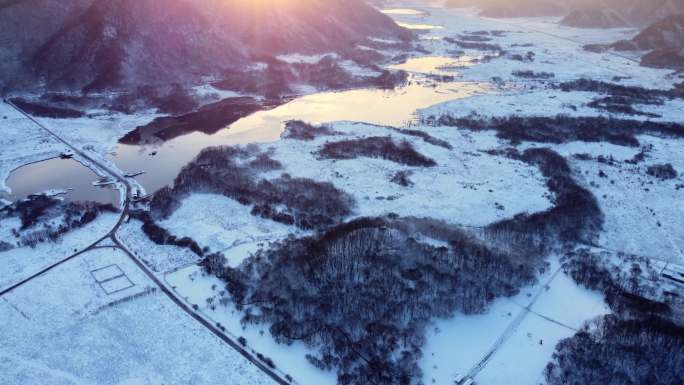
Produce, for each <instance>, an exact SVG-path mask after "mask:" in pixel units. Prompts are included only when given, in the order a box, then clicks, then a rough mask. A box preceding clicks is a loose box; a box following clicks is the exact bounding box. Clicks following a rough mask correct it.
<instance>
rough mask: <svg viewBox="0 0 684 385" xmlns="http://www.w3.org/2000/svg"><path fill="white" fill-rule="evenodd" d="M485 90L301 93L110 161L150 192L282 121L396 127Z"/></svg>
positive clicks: (275, 134)
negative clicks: (213, 152)
mask: <svg viewBox="0 0 684 385" xmlns="http://www.w3.org/2000/svg"><path fill="white" fill-rule="evenodd" d="M487 90H488V85H487V84H483V83H465V82H447V83H440V82H433V81H430V80H426V79H421V78H419V77H415V76H414V77H412V80H411V81H410V82H409V84H408V85H406V86H402V87H398V88H396V89H393V90H381V89H358V90H349V91H342V92H324V93H318V94H312V95H306V96H303V97H300V98H297V99H295V100H293V101H291V102H289V103H287V104H283V105H281V106H279V107H276V108H274V109H271V110H264V111H258V112H255V113H253V114H252V115H249V116H246V117H244V118H242V119H240V120H238V121H237V122H235V123H233V124H231V125H229V126H227V127H226V129H224V130H220V131H218V132H217V133H215V134H212V135H208V134H205V133H202V132H194V133H190V134H188V135H184V136H180V137H177V138H173V139H172V140H169V141H166V142H160V143H154V144H145V145H126V144H120V145H119V146H118V147H117V149H116V151H115V153H114V154H112V155H111V160H113V161H114V162H115V163H116V164H117V165H118V166H119V168H121V169H122V170H124V171H131V172H132V171H142V170H145V171H147V172H146V173H145V174H144V175H141V176H139V177H137V180H138V181H139V182H140V183H141V184H142V185H143V187H145V189H146V190H147V191H148V192H154V191H156V190H158V189H159V188H161V187H164V186H166V185H170V184H172V182H173V179H174V178H175V177H176V176H177V175H178V173H179V171H180V170H181V168H182V167H183V166H185V165H186V164H187V163H189V162H190V161H191V160H192V159H193V158H194V157H195V156H196V155H197V154H198V153H199V152H200V151H201V150H202V149H204V148H206V147H211V146H217V145H234V144H246V143H264V142H271V141H276V140H278V139H279V138H280V134H281V133H282V129H283V123H284V122H286V121H288V120H292V119H299V120H304V121H306V122H309V123H325V122H334V121H343V120H350V121H361V122H367V123H371V124H379V125H392V126H402V125H405V124H407V123H409V122H411V121H413V120H415V118H416V116H415V111H416V110H418V109H422V108H426V107H429V106H432V105H434V104H438V103H441V102H446V101H449V100H453V99H458V98H464V97H468V96H471V95H474V94H477V93H482V92H486V91H487Z"/></svg>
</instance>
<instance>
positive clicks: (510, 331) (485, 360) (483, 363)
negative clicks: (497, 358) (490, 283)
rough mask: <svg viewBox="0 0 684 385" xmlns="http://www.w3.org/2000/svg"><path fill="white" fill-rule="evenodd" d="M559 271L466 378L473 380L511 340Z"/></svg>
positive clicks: (557, 271)
mask: <svg viewBox="0 0 684 385" xmlns="http://www.w3.org/2000/svg"><path fill="white" fill-rule="evenodd" d="M561 269H562V268H560V267H559V268H558V269H557V270H556V271H555V272H554V273H553V274H552V275H551V278H549V279H548V281H546V283H544V284H543V285H541V286H540V287H539V290H538V291H537V293H535V295H534V297H533V298H532V301H530V303H529V304H528V305H527V306H525V308H523V309H522V311H520V313H518V315H517V316H516V317H515V318H514V319H513V321H511V323H510V324H508V326H507V327H506V329H505V330H504V332H503V333H502V334H501V335H500V336H499V338H497V339H496V341H495V342H494V345H492V347H491V348H490V349H489V350H488V351H487V353H485V355H484V356H483V357H482V358H481V359H480V361H478V362H477V363H476V364H475V366H473V367H472V368H471V369H470V370H469V371H468V375H467V377H470V378H474V377H475V376H476V375H477V374H478V373H480V372H481V371H482V369H484V368H485V366H487V364H488V363H489V361H491V359H492V357H494V355H495V354H496V352H497V351H498V350H499V349H500V348H501V346H503V345H504V344H505V343H506V341H508V339H509V338H511V336H512V335H513V333H515V331H516V330H518V327H519V326H520V324H521V323H522V322H523V321H524V320H525V318H526V317H527V315H528V314H530V313H531V309H532V306H534V304H535V303H536V302H537V300H538V299H539V297H540V296H541V295H542V293H544V290H545V288H546V286H548V285H550V284H551V282H553V280H554V279H556V276H558V274H559V273H560V272H561ZM563 326H565V325H563Z"/></svg>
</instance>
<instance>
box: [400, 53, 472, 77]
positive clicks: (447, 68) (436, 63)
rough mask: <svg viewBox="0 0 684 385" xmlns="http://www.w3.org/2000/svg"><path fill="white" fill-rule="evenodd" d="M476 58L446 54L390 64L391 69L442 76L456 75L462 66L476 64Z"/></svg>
mask: <svg viewBox="0 0 684 385" xmlns="http://www.w3.org/2000/svg"><path fill="white" fill-rule="evenodd" d="M475 60H476V58H474V57H472V56H461V57H458V58H453V57H446V56H423V57H417V58H411V59H408V60H407V61H406V62H404V63H402V64H395V65H392V66H390V67H389V68H390V69H394V70H404V71H407V72H412V73H424V74H433V75H440V76H456V75H458V70H459V69H461V68H466V67H471V66H473V65H475Z"/></svg>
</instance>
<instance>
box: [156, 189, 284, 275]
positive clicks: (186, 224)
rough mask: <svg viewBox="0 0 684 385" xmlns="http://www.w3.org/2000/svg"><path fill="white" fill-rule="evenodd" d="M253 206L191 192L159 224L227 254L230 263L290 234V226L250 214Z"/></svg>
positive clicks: (211, 250)
mask: <svg viewBox="0 0 684 385" xmlns="http://www.w3.org/2000/svg"><path fill="white" fill-rule="evenodd" d="M250 211H251V208H250V207H248V206H243V205H241V204H239V203H238V202H237V201H234V200H232V199H229V198H226V197H224V196H221V195H214V194H192V195H191V196H190V197H188V198H186V199H185V200H183V202H182V204H181V207H180V208H179V209H178V210H176V211H175V212H174V213H173V214H172V215H171V217H170V218H168V219H167V220H164V221H162V222H161V223H160V225H161V226H162V227H164V228H166V229H167V230H168V231H169V232H170V233H171V234H173V235H175V236H177V237H179V238H182V237H185V236H187V237H192V238H193V239H194V240H195V241H197V242H198V243H199V244H200V245H201V246H202V247H204V246H207V247H209V249H210V252H221V253H223V254H225V255H226V258H227V262H228V264H229V265H231V266H237V265H239V264H240V263H241V262H242V261H243V260H244V259H245V258H247V257H249V256H250V253H252V252H254V251H256V250H258V249H259V248H260V246H261V245H265V244H267V243H268V242H270V241H274V240H278V239H282V238H285V237H287V235H288V234H290V233H292V228H291V227H290V226H286V225H283V224H281V223H278V222H274V221H271V220H269V219H263V218H260V217H256V216H253V215H252V214H250Z"/></svg>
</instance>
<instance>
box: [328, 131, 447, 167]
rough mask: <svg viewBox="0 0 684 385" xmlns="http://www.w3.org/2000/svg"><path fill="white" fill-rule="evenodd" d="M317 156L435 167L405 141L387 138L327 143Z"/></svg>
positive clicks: (432, 161)
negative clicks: (381, 160) (380, 160)
mask: <svg viewBox="0 0 684 385" xmlns="http://www.w3.org/2000/svg"><path fill="white" fill-rule="evenodd" d="M318 156H319V157H320V158H322V159H354V158H358V157H366V158H378V159H385V160H389V161H390V162H395V163H399V164H403V165H407V166H416V167H432V166H436V165H437V163H436V162H435V161H434V160H433V159H430V158H428V157H426V156H425V155H423V154H421V153H419V152H418V151H416V149H415V148H413V145H412V144H411V143H409V142H407V141H400V142H396V141H395V140H393V139H392V138H391V137H389V136H373V137H369V138H363V139H348V140H341V141H337V142H327V143H326V144H325V145H323V148H321V150H320V151H318Z"/></svg>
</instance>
